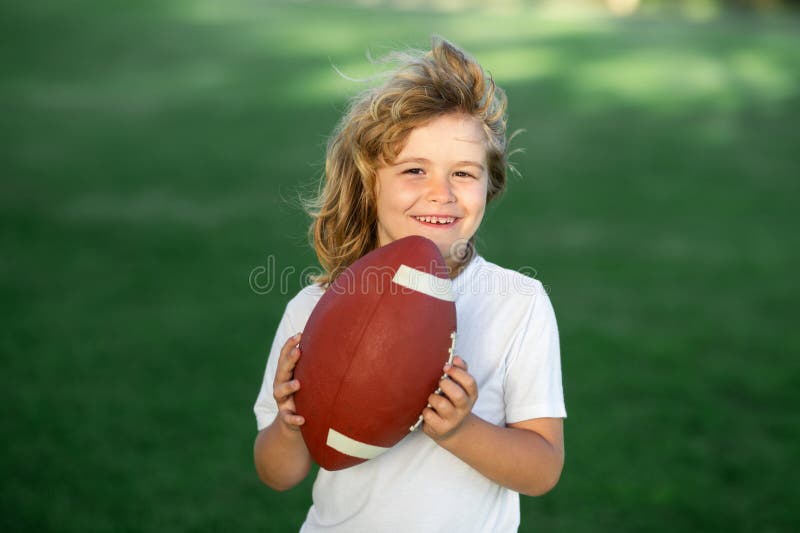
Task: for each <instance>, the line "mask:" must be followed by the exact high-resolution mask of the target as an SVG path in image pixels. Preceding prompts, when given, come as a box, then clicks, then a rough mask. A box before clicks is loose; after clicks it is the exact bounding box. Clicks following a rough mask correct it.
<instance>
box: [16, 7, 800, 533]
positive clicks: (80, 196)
mask: <svg viewBox="0 0 800 533" xmlns="http://www.w3.org/2000/svg"><path fill="white" fill-rule="evenodd" d="M367 4H368V5H367ZM378 4H380V5H378ZM399 4H400V3H399V2H392V3H389V2H373V3H365V5H364V6H359V5H357V4H355V3H353V4H351V5H349V7H333V6H331V5H330V4H329V3H322V2H296V3H290V2H256V1H251V0H230V1H227V2H212V1H210V0H196V1H188V0H186V1H170V2H155V1H139V2H99V1H86V0H80V1H74V2H56V1H39V2H18V3H15V4H13V5H12V4H4V5H3V7H2V8H0V65H2V73H1V74H0V121H2V122H1V123H2V128H0V172H2V180H1V181H0V244H1V245H2V255H0V306H1V307H0V310H1V311H2V318H3V326H2V329H0V349H1V350H2V372H1V373H0V412H2V425H1V426H0V428H1V429H0V431H2V438H0V469H1V470H0V474H2V482H1V483H2V488H1V489H0V529H2V530H3V531H37V532H41V531H65V532H88V531H92V532H93V531H293V530H296V529H297V528H298V527H299V525H300V523H301V522H302V520H303V517H304V515H305V512H306V509H307V507H308V505H309V503H310V486H311V484H310V479H309V480H307V481H306V482H304V483H303V484H302V485H301V486H299V487H297V488H295V489H293V490H291V491H289V492H287V493H274V492H272V491H270V490H269V489H268V488H266V487H265V486H262V485H261V484H260V483H259V482H258V480H257V478H256V475H255V473H254V470H253V467H252V455H251V454H252V443H253V439H254V437H255V433H256V429H255V420H254V417H253V414H252V410H251V409H252V404H253V402H254V400H255V396H256V394H257V391H258V387H259V385H260V382H261V376H262V373H263V369H264V365H265V358H266V354H267V350H268V347H269V344H270V343H271V340H272V334H273V332H274V328H275V326H276V325H277V321H278V319H279V317H280V315H281V312H282V309H283V306H284V305H285V303H286V301H287V300H288V298H289V297H290V295H289V293H292V294H293V293H294V292H296V291H297V290H298V289H299V288H300V286H301V284H302V280H301V279H300V276H299V272H300V271H301V270H302V269H304V268H306V267H309V266H313V265H314V264H315V262H314V256H313V254H312V253H311V251H310V249H309V248H308V247H307V245H306V241H305V226H306V220H305V218H304V215H303V214H302V212H301V211H300V210H299V209H297V207H296V204H295V202H294V198H295V197H296V195H297V193H298V191H301V190H303V189H304V188H305V189H306V190H307V189H308V187H311V186H313V182H314V179H315V178H316V177H317V176H318V175H319V172H320V170H321V167H322V161H323V153H324V143H325V139H326V136H327V135H328V133H329V132H330V131H331V129H332V128H333V126H334V124H335V123H336V120H337V119H338V117H339V115H340V113H341V111H342V109H343V108H344V105H345V102H346V98H347V97H348V96H349V95H352V94H354V93H355V92H356V91H357V90H359V88H360V87H361V85H360V84H358V83H353V82H350V81H347V80H345V79H343V78H341V77H339V76H338V75H337V74H336V73H335V71H334V70H333V68H332V65H335V66H336V67H338V68H339V69H341V70H342V71H344V72H346V73H347V74H350V75H351V76H355V77H359V76H367V75H370V74H374V73H376V72H379V71H380V70H381V68H380V67H378V66H374V65H370V64H369V62H368V61H367V59H366V56H365V53H366V51H367V50H369V51H370V52H371V54H372V55H373V56H380V55H382V54H383V53H385V52H388V51H390V50H393V49H396V48H401V47H404V46H407V45H411V46H416V47H425V46H427V45H428V43H429V39H430V35H431V34H432V33H439V34H442V35H444V36H445V37H447V38H449V39H452V40H453V41H455V42H456V43H458V44H460V45H462V46H464V47H466V48H467V49H468V50H470V51H471V52H473V53H474V54H475V55H476V56H477V57H478V59H479V60H481V61H482V62H483V64H484V66H485V67H486V68H487V69H488V70H490V71H491V72H492V73H493V74H494V76H495V78H496V79H497V81H498V83H499V84H500V85H501V86H503V87H505V88H506V89H507V92H508V94H509V98H510V127H511V129H518V128H522V129H525V130H526V131H525V133H524V134H522V135H520V136H519V137H517V138H516V140H515V141H514V142H515V146H516V147H519V148H524V149H525V153H523V154H518V155H516V156H515V158H514V159H515V163H516V166H517V167H518V168H519V170H520V172H521V174H522V177H521V178H514V179H512V180H511V182H510V185H509V188H508V191H507V194H506V195H505V196H504V197H503V198H502V199H501V200H500V201H499V202H497V203H496V204H495V205H494V206H493V207H492V209H491V210H490V212H489V214H488V216H487V219H486V220H485V223H484V226H483V228H482V229H481V241H480V250H481V251H482V253H483V255H484V256H486V257H487V258H488V259H490V260H492V261H494V262H497V263H499V264H502V265H504V266H508V267H510V268H523V267H531V268H534V269H536V272H537V277H538V278H539V279H540V280H542V282H543V283H544V284H545V285H546V286H547V288H548V290H549V291H550V296H551V299H552V301H553V303H554V306H555V309H556V313H557V315H558V320H559V327H560V332H561V342H562V357H563V367H564V385H565V393H566V400H567V408H568V411H569V418H568V420H567V422H566V445H567V463H566V468H565V470H564V474H563V476H562V479H561V482H560V484H559V485H558V487H557V488H556V489H555V490H554V491H553V492H551V493H550V494H548V495H546V496H544V497H540V498H527V497H525V498H522V515H523V516H522V528H521V530H522V531H570V532H586V531H763V532H777V531H787V532H788V531H797V530H798V528H799V527H800V518H799V517H798V512H797V510H796V502H797V500H798V499H800V490H798V488H797V480H796V477H797V473H798V472H800V420H798V416H797V414H798V405H800V392H799V391H800V372H799V370H800V368H799V366H798V362H797V356H798V351H800V336H799V335H798V333H797V321H798V320H797V319H798V313H797V311H796V305H797V302H798V292H799V291H798V282H797V274H796V267H797V265H798V259H799V257H798V255H799V254H798V250H800V246H799V245H800V242H799V241H800V239H798V227H800V220H799V219H800V217H798V214H797V203H798V192H800V191H799V189H800V178H798V176H800V162H799V158H798V147H799V146H800V144H799V143H798V141H799V140H800V139H798V137H799V136H798V133H797V132H798V123H800V19H798V16H797V15H794V14H785V13H784V14H783V15H781V16H764V15H753V14H743V13H728V14H726V13H720V14H718V16H715V17H700V18H697V17H694V18H692V17H690V18H687V17H685V16H681V15H679V14H676V13H666V14H662V15H660V16H659V15H656V14H652V13H648V12H643V13H640V14H637V15H635V16H633V17H629V18H625V19H618V18H613V17H610V16H608V15H606V14H604V13H602V12H600V11H591V10H589V11H578V10H573V11H567V10H564V9H561V10H555V11H554V10H552V9H546V8H544V7H538V8H530V7H524V6H521V5H517V4H514V5H512V6H510V7H509V3H505V4H504V5H506V7H502V8H498V9H494V10H491V11H486V10H479V9H470V10H447V9H444V10H442V9H438V10H437V9H430V8H422V7H417V8H403V7H402V6H401V5H399ZM270 256H272V257H274V258H275V266H276V268H277V269H283V268H288V267H293V268H295V269H296V270H295V272H294V273H290V275H289V276H288V278H287V280H288V281H287V291H288V292H287V291H281V290H279V287H278V288H275V289H274V290H272V291H269V292H267V293H266V294H257V293H256V292H254V291H253V290H251V288H250V285H249V276H250V273H251V271H253V269H255V268H258V267H259V266H266V265H267V262H268V257H270ZM793 502H794V503H793Z"/></svg>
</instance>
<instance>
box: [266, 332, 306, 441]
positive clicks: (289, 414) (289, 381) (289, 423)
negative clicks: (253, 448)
mask: <svg viewBox="0 0 800 533" xmlns="http://www.w3.org/2000/svg"><path fill="white" fill-rule="evenodd" d="M301 335H302V333H298V334H297V335H294V336H293V337H290V338H289V339H288V340H287V341H286V342H285V343H284V345H283V348H281V355H280V357H279V358H278V368H277V370H276V371H275V381H274V382H273V383H272V396H273V397H274V398H275V402H276V403H277V404H278V420H280V421H281V423H282V424H283V425H284V427H286V428H288V429H291V430H294V431H299V430H300V426H302V425H303V423H305V419H304V418H303V417H302V416H300V415H298V414H297V413H296V412H295V405H294V393H295V392H297V391H298V390H300V382H299V381H298V380H296V379H293V374H294V367H295V365H296V364H297V360H298V359H300V346H299V345H298V343H299V342H300V336H301Z"/></svg>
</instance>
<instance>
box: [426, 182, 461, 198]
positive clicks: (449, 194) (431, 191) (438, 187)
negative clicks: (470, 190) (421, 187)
mask: <svg viewBox="0 0 800 533" xmlns="http://www.w3.org/2000/svg"><path fill="white" fill-rule="evenodd" d="M428 200H429V201H431V202H435V203H441V204H448V203H451V202H455V201H456V197H455V195H454V194H453V187H452V185H451V183H450V180H449V179H447V176H432V177H431V180H430V181H429V187H428Z"/></svg>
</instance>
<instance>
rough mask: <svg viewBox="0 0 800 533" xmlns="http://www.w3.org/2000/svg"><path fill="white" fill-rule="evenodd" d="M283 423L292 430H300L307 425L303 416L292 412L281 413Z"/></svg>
mask: <svg viewBox="0 0 800 533" xmlns="http://www.w3.org/2000/svg"><path fill="white" fill-rule="evenodd" d="M280 417H281V421H282V422H283V423H284V424H286V425H287V426H289V427H290V428H291V429H297V430H299V429H300V426H302V425H303V424H305V422H306V419H305V418H303V417H302V416H300V415H298V414H297V413H293V412H292V411H281V412H280Z"/></svg>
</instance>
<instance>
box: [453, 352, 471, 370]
mask: <svg viewBox="0 0 800 533" xmlns="http://www.w3.org/2000/svg"><path fill="white" fill-rule="evenodd" d="M453 366H457V367H459V368H463V369H464V370H467V369H468V368H469V365H468V364H467V362H466V361H464V359H463V358H462V357H461V356H460V355H457V356H455V357H453Z"/></svg>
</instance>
